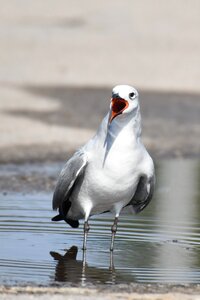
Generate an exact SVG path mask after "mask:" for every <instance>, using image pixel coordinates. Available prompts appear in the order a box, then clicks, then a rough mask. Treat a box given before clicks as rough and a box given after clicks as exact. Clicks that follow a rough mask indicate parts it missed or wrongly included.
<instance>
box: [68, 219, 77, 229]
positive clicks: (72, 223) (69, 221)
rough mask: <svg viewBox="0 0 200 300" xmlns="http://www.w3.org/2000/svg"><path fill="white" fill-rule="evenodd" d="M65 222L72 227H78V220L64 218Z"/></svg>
mask: <svg viewBox="0 0 200 300" xmlns="http://www.w3.org/2000/svg"><path fill="white" fill-rule="evenodd" d="M65 222H67V223H68V224H69V225H70V226H71V227H72V228H78V227H79V221H77V220H71V219H65Z"/></svg>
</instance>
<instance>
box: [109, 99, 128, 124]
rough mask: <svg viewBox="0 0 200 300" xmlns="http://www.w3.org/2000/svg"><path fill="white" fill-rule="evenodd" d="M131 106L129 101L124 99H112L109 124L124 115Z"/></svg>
mask: <svg viewBox="0 0 200 300" xmlns="http://www.w3.org/2000/svg"><path fill="white" fill-rule="evenodd" d="M128 106H129V104H128V101H126V100H125V99H122V98H119V97H117V98H112V99H111V113H110V119H109V122H110V123H111V122H112V120H113V119H114V118H115V117H116V116H118V115H120V114H122V113H123V111H124V110H125V109H126V108H128Z"/></svg>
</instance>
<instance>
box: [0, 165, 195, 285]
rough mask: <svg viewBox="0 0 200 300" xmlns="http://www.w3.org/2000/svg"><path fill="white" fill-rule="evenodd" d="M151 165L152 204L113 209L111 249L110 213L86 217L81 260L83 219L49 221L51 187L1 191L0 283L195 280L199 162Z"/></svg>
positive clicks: (47, 283)
mask: <svg viewBox="0 0 200 300" xmlns="http://www.w3.org/2000/svg"><path fill="white" fill-rule="evenodd" d="M54 167H55V165H54ZM29 168H31V166H29ZM33 168H34V172H37V171H38V172H39V170H37V168H39V169H40V167H39V165H38V166H37V168H36V167H35V166H34V167H33ZM55 168H56V167H55ZM11 169H12V168H11ZM49 170H50V173H51V175H52V173H53V171H52V167H50V169H49ZM156 170H157V171H156V174H157V188H156V192H155V196H154V198H153V200H152V202H151V204H150V205H149V206H148V207H147V208H146V209H145V210H144V211H143V212H142V213H140V214H139V215H137V216H135V215H133V214H132V213H131V212H130V211H129V210H126V211H125V212H124V213H123V214H122V215H121V217H120V222H119V227H118V232H117V235H116V240H115V251H114V255H113V257H111V256H110V251H109V246H110V237H111V232H110V227H111V224H112V221H113V216H112V215H111V214H104V215H100V216H95V217H93V218H91V220H90V225H91V230H90V232H89V237H88V250H87V253H86V258H85V259H86V261H85V262H83V253H82V250H81V247H82V235H83V228H82V224H81V226H80V228H79V229H72V228H70V227H69V226H68V225H67V224H66V223H64V222H57V223H55V222H51V217H53V216H54V215H55V212H53V211H52V210H51V197H52V194H47V193H46V194H44V193H37V192H35V193H26V194H23V191H21V192H18V193H14V192H9V193H8V194H3V193H1V195H0V211H1V215H0V284H8V285H10V284H17V285H24V284H36V285H39V284H42V285H53V284H55V283H59V282H60V283H65V284H69V285H77V284H78V285H80V284H81V285H82V286H85V285H90V284H100V283H103V284H105V283H106V284H116V283H129V282H135V283H172V284H180V283H200V190H199V179H200V162H199V161H197V160H169V161H161V162H160V163H159V164H158V165H157V167H156ZM40 172H41V169H40ZM45 172H47V169H45ZM55 172H57V170H56V171H55Z"/></svg>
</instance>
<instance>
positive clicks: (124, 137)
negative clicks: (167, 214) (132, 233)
mask: <svg viewBox="0 0 200 300" xmlns="http://www.w3.org/2000/svg"><path fill="white" fill-rule="evenodd" d="M154 185H155V171H154V163H153V160H152V158H151V156H150V155H149V153H148V152H147V150H146V148H145V147H144V145H143V144H142V141H141V115H140V106H139V94H138V92H137V90H136V89H135V88H133V87H131V86H128V85H117V86H115V87H114V88H113V90H112V97H111V101H110V109H109V112H108V113H107V115H106V116H105V117H104V119H103V120H102V122H101V124H100V126H99V128H98V130H97V132H96V134H95V135H94V137H93V138H91V139H90V140H89V141H88V142H87V143H86V144H85V145H84V146H82V147H81V148H80V149H78V150H77V151H76V152H75V153H74V154H73V156H72V157H71V158H70V159H69V160H68V161H67V162H66V164H65V165H64V167H63V169H62V170H61V173H60V175H59V177H58V180H57V184H56V187H55V191H54V195H53V201H52V202H53V205H52V206H53V209H54V210H59V214H58V215H57V216H55V217H54V218H52V221H60V220H64V221H65V222H67V223H68V224H69V225H70V226H71V227H73V228H77V227H78V226H79V220H81V219H84V238H83V250H86V243H87V236H88V232H89V229H90V226H89V223H88V220H89V217H90V216H92V215H96V214H101V213H105V212H112V213H114V216H115V218H114V223H113V225H112V227H111V232H112V236H111V245H110V251H113V249H114V239H115V235H116V232H117V224H118V218H119V215H120V212H121V211H122V209H123V208H124V207H126V206H131V207H132V208H133V211H134V212H135V213H139V212H140V211H142V210H143V209H144V208H145V207H146V206H147V205H148V204H149V202H150V200H151V198H152V196H153V191H154Z"/></svg>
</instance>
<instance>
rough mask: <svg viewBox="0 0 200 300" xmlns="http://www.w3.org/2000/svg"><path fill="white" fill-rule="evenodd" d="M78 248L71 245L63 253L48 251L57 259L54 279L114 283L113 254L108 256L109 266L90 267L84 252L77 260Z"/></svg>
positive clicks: (73, 281) (83, 283) (74, 281)
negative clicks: (102, 267)
mask: <svg viewBox="0 0 200 300" xmlns="http://www.w3.org/2000/svg"><path fill="white" fill-rule="evenodd" d="M77 253H78V248H77V247H76V246H72V247H71V248H70V249H69V250H68V251H67V252H66V253H65V254H64V255H61V254H59V253H57V252H53V251H51V252H50V255H51V256H52V257H53V258H54V259H55V260H56V261H57V265H56V269H55V281H58V282H69V283H76V284H77V283H81V284H82V285H85V284H87V283H92V284H94V283H109V284H111V283H113V284H114V283H116V272H115V268H114V264H113V254H112V253H111V256H110V267H108V269H101V268H97V267H90V266H88V264H87V263H86V252H85V251H84V252H83V259H82V260H77V259H76V258H77Z"/></svg>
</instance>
